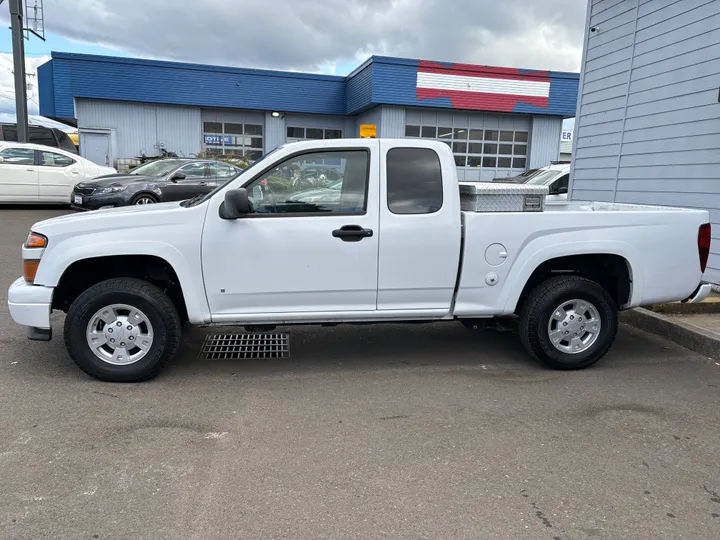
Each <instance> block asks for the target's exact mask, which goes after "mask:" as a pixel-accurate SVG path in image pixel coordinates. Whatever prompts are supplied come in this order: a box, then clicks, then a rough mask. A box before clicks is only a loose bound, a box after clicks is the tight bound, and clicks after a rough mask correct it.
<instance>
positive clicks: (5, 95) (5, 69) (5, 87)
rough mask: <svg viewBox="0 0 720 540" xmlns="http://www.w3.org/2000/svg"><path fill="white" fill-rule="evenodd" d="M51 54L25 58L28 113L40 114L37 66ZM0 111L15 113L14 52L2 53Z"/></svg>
mask: <svg viewBox="0 0 720 540" xmlns="http://www.w3.org/2000/svg"><path fill="white" fill-rule="evenodd" d="M48 60H50V57H49V56H39V57H32V58H25V72H26V78H25V80H26V81H27V85H28V86H27V96H28V113H29V114H38V89H37V68H38V66H40V65H41V64H44V63H45V62H47V61H48ZM0 113H9V114H13V115H14V114H15V75H14V74H13V58H12V54H7V53H0Z"/></svg>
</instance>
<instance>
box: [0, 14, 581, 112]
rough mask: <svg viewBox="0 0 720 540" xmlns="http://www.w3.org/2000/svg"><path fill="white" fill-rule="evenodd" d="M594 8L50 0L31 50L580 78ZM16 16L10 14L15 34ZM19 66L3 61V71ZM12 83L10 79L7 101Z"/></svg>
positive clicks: (330, 68)
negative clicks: (411, 64)
mask: <svg viewBox="0 0 720 540" xmlns="http://www.w3.org/2000/svg"><path fill="white" fill-rule="evenodd" d="M26 1H32V0H26ZM586 3H587V2H586V0H263V1H258V0H172V1H170V0H122V1H121V0H72V1H69V0H45V19H46V20H45V30H46V32H47V33H48V41H47V42H46V43H42V42H40V41H39V40H34V41H32V40H31V41H30V42H27V45H26V51H28V53H29V54H34V55H35V59H37V58H40V59H41V60H44V58H42V57H41V56H40V55H41V54H43V53H49V51H50V50H65V51H79V52H98V53H100V54H122V55H130V56H139V57H144V58H161V59H168V60H178V61H188V62H199V63H211V64H221V65H233V66H245V67H257V68H275V69H290V70H298V71H315V72H317V71H320V72H325V73H337V74H346V73H347V72H348V71H350V70H352V69H353V68H354V67H356V66H357V64H359V63H360V62H361V61H362V60H364V59H365V58H367V57H368V56H369V55H371V54H383V55H390V56H402V57H409V58H421V59H426V60H442V61H451V62H467V63H475V64H489V65H499V66H508V67H519V68H534V69H551V70H562V71H578V70H579V68H580V56H581V52H582V37H583V26H584V16H585V7H586ZM6 6H7V2H4V3H3V4H2V5H0V21H2V23H3V24H2V26H4V27H7V22H8V15H7V9H8V8H7V7H6ZM0 37H1V38H2V39H3V40H4V42H5V43H4V46H3V47H0V50H1V51H10V48H11V44H10V41H9V32H7V31H4V32H2V34H0ZM7 60H9V59H6V58H4V55H3V54H2V53H0V64H1V65H7V64H8V61H7ZM39 63H42V62H41V61H40V62H38V61H35V60H32V61H31V64H33V65H36V64H39ZM0 71H5V72H7V71H8V70H7V69H0ZM6 82H7V81H6V77H4V76H2V74H0V84H2V87H0V99H2V97H3V95H5V94H6V93H7V88H6V86H5V85H6ZM31 106H33V103H32V102H31Z"/></svg>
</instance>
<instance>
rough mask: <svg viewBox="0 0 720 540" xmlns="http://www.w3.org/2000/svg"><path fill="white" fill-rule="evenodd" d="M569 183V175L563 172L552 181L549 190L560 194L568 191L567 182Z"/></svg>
mask: <svg viewBox="0 0 720 540" xmlns="http://www.w3.org/2000/svg"><path fill="white" fill-rule="evenodd" d="M569 183H570V175H569V174H564V175H563V176H561V177H560V178H558V179H557V180H556V181H555V182H553V184H554V185H553V186H552V187H551V188H550V192H551V193H554V194H557V195H562V194H563V193H567V192H568V184H569Z"/></svg>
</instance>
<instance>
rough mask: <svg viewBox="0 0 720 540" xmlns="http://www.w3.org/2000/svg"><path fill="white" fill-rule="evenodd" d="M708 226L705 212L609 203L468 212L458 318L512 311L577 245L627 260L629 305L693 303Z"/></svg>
mask: <svg viewBox="0 0 720 540" xmlns="http://www.w3.org/2000/svg"><path fill="white" fill-rule="evenodd" d="M568 215H572V216H575V219H570V220H568ZM708 222H709V215H708V213H707V212H706V211H703V210H690V209H683V208H666V207H658V206H645V205H636V204H621V203H604V202H575V201H573V202H568V203H564V204H553V205H548V206H546V207H545V211H543V212H489V213H480V212H462V224H463V260H462V268H461V275H460V282H459V287H458V294H457V299H456V303H455V308H454V313H455V315H457V316H490V315H492V314H497V313H502V314H504V315H510V314H512V313H513V311H514V308H515V305H516V302H517V299H518V298H519V296H520V295H521V293H522V289H523V287H524V284H525V283H527V281H528V279H529V278H530V276H531V274H532V272H533V271H534V269H536V268H538V266H539V265H540V264H542V263H543V262H544V261H546V260H550V259H553V258H556V257H562V256H563V255H565V254H566V253H567V252H568V246H569V245H572V249H571V250H570V251H571V252H572V253H574V254H576V255H582V254H584V253H587V254H612V255H617V256H619V257H622V258H623V259H625V261H626V262H627V264H628V267H629V268H630V269H631V274H630V277H631V280H632V289H631V298H630V302H628V303H627V304H626V305H624V306H619V307H621V308H631V307H636V306H640V305H648V304H653V303H659V302H666V301H675V300H678V299H681V298H687V297H689V296H690V295H691V294H692V293H693V292H694V289H695V288H696V287H697V284H698V283H699V282H700V280H701V279H702V271H701V269H700V262H699V256H698V231H699V227H700V225H702V224H704V223H708ZM528 231H531V232H530V233H528Z"/></svg>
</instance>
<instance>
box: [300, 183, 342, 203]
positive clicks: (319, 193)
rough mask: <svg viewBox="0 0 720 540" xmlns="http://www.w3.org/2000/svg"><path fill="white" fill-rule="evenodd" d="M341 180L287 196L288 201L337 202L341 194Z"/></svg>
mask: <svg viewBox="0 0 720 540" xmlns="http://www.w3.org/2000/svg"><path fill="white" fill-rule="evenodd" d="M342 184H343V183H342V180H340V181H339V182H335V183H334V184H331V185H329V186H328V187H325V188H316V189H309V190H307V191H300V192H298V193H296V194H294V195H291V196H290V197H288V200H289V201H294V202H306V203H337V202H338V201H339V200H340V195H341V194H342Z"/></svg>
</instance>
